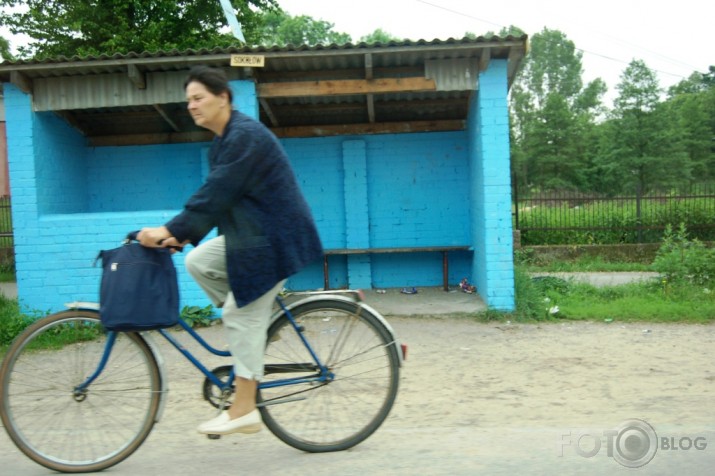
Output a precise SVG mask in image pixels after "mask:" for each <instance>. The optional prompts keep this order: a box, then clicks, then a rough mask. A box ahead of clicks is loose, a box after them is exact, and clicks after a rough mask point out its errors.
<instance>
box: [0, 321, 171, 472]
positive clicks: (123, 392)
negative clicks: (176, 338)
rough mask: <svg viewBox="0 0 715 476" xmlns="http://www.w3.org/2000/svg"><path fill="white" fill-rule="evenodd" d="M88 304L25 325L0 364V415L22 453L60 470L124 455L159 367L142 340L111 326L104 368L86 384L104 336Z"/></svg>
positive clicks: (157, 396)
mask: <svg viewBox="0 0 715 476" xmlns="http://www.w3.org/2000/svg"><path fill="white" fill-rule="evenodd" d="M108 335H109V334H108V333H107V332H106V331H105V329H104V327H103V326H102V325H101V323H100V320H99V314H98V313H97V312H93V311H79V310H71V311H64V312H60V313H57V314H53V315H50V316H47V317H45V318H42V319H39V320H38V321H36V322H35V323H33V324H32V325H30V326H29V327H28V328H27V329H26V330H25V331H24V332H23V333H22V334H20V336H18V338H17V339H16V340H15V342H14V343H13V344H12V345H11V346H10V348H9V350H8V352H7V354H6V356H5V358H4V360H3V363H2V367H0V383H1V385H2V397H3V398H2V405H1V406H0V417H1V418H2V422H3V425H4V426H5V429H6V431H7V433H8V435H9V436H10V439H11V440H12V441H13V442H14V443H15V445H16V446H17V447H18V448H19V449H20V450H21V451H22V452H23V453H24V454H25V455H27V456H28V457H29V458H30V459H32V460H33V461H35V462H36V463H38V464H40V465H42V466H45V467H46V468H49V469H52V470H55V471H60V472H63V473H83V472H93V471H101V470H103V469H106V468H109V467H110V466H113V465H115V464H117V463H119V462H121V461H122V460H124V459H126V458H127V457H129V456H130V455H131V454H132V453H134V451H136V450H137V449H138V448H139V446H141V444H142V443H143V442H144V440H145V439H146V437H147V436H148V435H149V433H150V432H151V429H152V427H153V426H154V423H155V421H156V416H157V413H158V410H159V406H160V400H161V389H162V382H161V374H160V372H159V367H158V364H157V362H156V359H155V357H154V354H153V353H152V351H151V348H150V347H149V345H148V344H147V343H146V341H145V340H144V339H143V338H142V337H141V336H140V335H139V334H137V333H131V332H130V333H118V334H117V335H116V337H117V338H116V341H115V343H114V347H113V348H112V352H111V353H110V356H109V359H108V361H107V364H106V366H105V368H104V370H103V371H102V372H101V374H99V376H98V377H97V378H96V380H95V381H94V382H92V383H91V385H90V386H89V387H88V389H87V392H85V393H81V392H76V391H75V387H77V386H78V385H80V384H81V383H83V382H85V381H86V379H87V378H88V377H89V376H90V375H92V374H93V373H94V371H95V370H96V368H97V365H98V363H99V361H100V360H101V357H102V355H103V351H104V348H105V344H106V341H107V336H108Z"/></svg>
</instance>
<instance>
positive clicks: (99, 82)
mask: <svg viewBox="0 0 715 476" xmlns="http://www.w3.org/2000/svg"><path fill="white" fill-rule="evenodd" d="M526 45H527V37H526V36H522V37H512V36H508V37H504V38H500V37H490V38H485V37H479V38H476V39H469V38H464V39H460V40H455V39H448V40H433V41H425V40H419V41H409V40H406V41H393V42H389V43H386V44H380V43H375V44H366V43H359V44H350V43H348V44H344V45H334V44H333V45H317V46H291V45H288V46H286V47H271V48H265V47H252V48H249V47H240V48H238V47H236V48H216V49H210V50H209V49H199V50H185V51H177V50H171V51H159V52H142V53H128V54H116V55H101V56H88V57H71V58H65V57H59V58H51V59H42V60H23V61H14V62H4V63H2V64H0V81H2V82H12V83H14V84H16V85H17V86H19V87H21V88H23V89H24V90H26V91H28V92H31V93H32V95H33V107H34V108H35V109H36V110H37V111H56V112H58V113H59V114H61V115H62V117H64V118H65V119H66V120H68V121H70V122H72V124H73V126H75V127H77V128H78V129H80V130H81V131H82V132H83V133H84V134H85V135H87V136H88V137H89V138H90V140H92V139H93V138H97V141H98V142H99V143H105V142H106V140H107V138H108V137H109V138H110V139H109V140H110V141H111V137H115V138H116V139H117V140H118V141H120V137H119V136H122V137H124V139H122V140H126V138H127V136H139V135H141V136H142V137H144V139H142V140H147V139H146V137H147V135H148V134H157V137H159V138H160V139H157V140H166V139H165V138H164V139H161V137H164V136H162V135H161V134H172V137H173V138H174V139H172V140H179V139H176V137H177V136H178V135H180V134H182V133H187V134H192V135H191V136H190V137H193V138H195V137H197V135H196V134H195V133H196V132H198V131H200V129H198V128H197V127H196V126H194V125H193V122H192V121H191V118H190V117H189V116H188V114H187V113H186V110H185V107H184V104H183V103H184V93H183V79H184V77H185V75H186V72H187V71H188V69H189V68H190V67H191V66H193V65H195V64H208V65H211V66H217V67H222V68H224V69H225V70H226V71H227V73H228V74H229V76H230V77H231V78H232V79H251V80H254V81H255V82H256V83H257V85H259V89H260V86H262V85H275V84H276V83H280V85H278V86H279V87H278V91H280V90H281V88H282V86H281V85H282V84H284V83H285V84H286V88H288V86H292V87H294V88H293V89H295V86H296V85H304V84H308V83H311V82H312V83H314V84H320V85H327V84H331V85H337V86H338V89H331V90H330V91H329V92H321V93H315V92H313V93H310V94H306V95H302V96H286V97H282V96H281V94H280V93H277V94H276V93H275V91H276V88H275V87H273V88H272V89H271V91H274V93H273V94H272V95H270V96H266V97H260V98H259V99H260V104H261V110H260V113H261V120H262V121H263V122H265V123H266V124H267V125H268V126H269V127H272V128H274V130H276V131H278V132H279V133H280V134H291V128H294V129H293V130H294V133H295V134H297V135H305V134H310V133H311V132H310V129H309V128H310V127H314V126H325V127H322V128H321V129H320V131H321V132H320V133H325V131H326V130H330V126H341V127H340V128H339V129H336V130H340V131H345V130H346V128H345V127H344V126H349V125H361V126H362V127H363V129H365V130H371V131H374V130H378V129H379V127H377V126H376V124H383V125H385V127H384V128H385V130H390V126H391V124H392V123H398V122H399V123H410V122H421V121H425V122H430V124H429V126H426V127H428V128H434V127H435V125H434V124H437V127H439V124H438V123H440V122H441V123H443V124H446V126H445V127H452V128H453V127H459V124H460V121H463V120H464V119H465V118H466V113H467V103H468V100H469V96H470V93H471V92H472V91H474V89H475V87H478V85H477V78H478V74H479V71H480V69H483V68H485V67H486V66H487V65H488V62H489V61H492V60H495V59H501V60H507V61H508V75H509V82H510V83H511V81H512V80H513V77H514V75H515V74H516V71H517V69H518V67H519V65H520V63H521V61H522V59H523V57H524V55H525V53H526ZM232 54H243V55H261V56H263V57H264V58H265V66H264V67H263V68H246V67H239V68H235V67H231V66H230V64H229V59H230V57H231V55H232ZM420 79H421V80H422V81H423V82H424V80H433V81H434V87H433V88H432V90H429V91H427V90H424V89H420V88H418V89H414V90H412V89H410V88H409V87H406V86H405V87H401V86H400V85H401V84H402V83H401V82H400V81H404V82H405V83H406V82H408V81H410V80H420ZM348 80H353V82H355V81H358V82H362V83H360V84H362V85H364V87H365V90H364V91H362V90H356V91H354V92H353V91H350V90H345V93H340V90H339V86H340V85H343V84H347V82H348ZM379 81H382V82H383V83H390V84H391V85H392V87H393V88H394V89H389V87H388V90H385V91H382V92H378V93H372V92H370V91H369V89H370V87H371V86H373V85H374V84H375V83H376V82H379ZM312 83H311V84H312ZM353 86H354V84H353ZM309 90H311V89H310V88H306V91H309ZM336 91H337V92H336ZM366 124H367V125H370V127H367V128H365V127H364V126H365V125H366ZM306 128H308V129H306ZM401 130H404V126H401ZM187 140H194V139H187ZM102 141H105V142H102ZM130 142H131V140H130Z"/></svg>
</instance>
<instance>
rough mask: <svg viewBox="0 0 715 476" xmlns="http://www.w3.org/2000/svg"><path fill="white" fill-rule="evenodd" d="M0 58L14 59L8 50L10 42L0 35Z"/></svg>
mask: <svg viewBox="0 0 715 476" xmlns="http://www.w3.org/2000/svg"><path fill="white" fill-rule="evenodd" d="M0 59H3V60H14V59H15V57H14V56H13V55H12V53H11V52H10V42H9V41H7V40H6V39H5V38H2V37H0Z"/></svg>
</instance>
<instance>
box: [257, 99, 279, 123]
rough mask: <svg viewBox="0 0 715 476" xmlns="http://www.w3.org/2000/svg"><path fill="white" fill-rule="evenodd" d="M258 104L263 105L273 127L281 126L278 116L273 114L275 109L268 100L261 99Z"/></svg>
mask: <svg viewBox="0 0 715 476" xmlns="http://www.w3.org/2000/svg"><path fill="white" fill-rule="evenodd" d="M258 102H259V103H261V107H262V108H263V110H264V111H265V113H266V115H267V116H268V119H270V121H271V126H273V127H278V126H280V123H279V122H278V118H277V117H276V115H275V114H274V113H273V109H272V108H271V105H270V104H269V103H268V100H266V99H263V98H259V99H258Z"/></svg>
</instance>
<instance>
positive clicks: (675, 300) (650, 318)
mask: <svg viewBox="0 0 715 476" xmlns="http://www.w3.org/2000/svg"><path fill="white" fill-rule="evenodd" d="M546 298H548V299H550V302H551V303H553V304H552V305H553V306H558V308H559V312H558V313H556V314H554V316H553V318H554V319H556V320H558V319H573V320H593V321H605V322H617V321H618V322H639V321H640V322H656V323H673V322H680V323H689V324H704V323H711V322H714V321H715V293H713V291H712V290H711V289H709V288H707V287H704V286H688V285H667V284H662V283H661V282H658V281H653V282H644V283H632V284H627V285H621V286H613V287H604V288H596V287H593V286H590V285H588V284H572V283H568V284H567V286H566V288H565V289H563V290H560V291H558V290H550V291H549V292H548V293H547V296H546Z"/></svg>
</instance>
